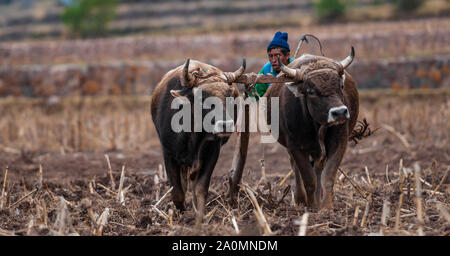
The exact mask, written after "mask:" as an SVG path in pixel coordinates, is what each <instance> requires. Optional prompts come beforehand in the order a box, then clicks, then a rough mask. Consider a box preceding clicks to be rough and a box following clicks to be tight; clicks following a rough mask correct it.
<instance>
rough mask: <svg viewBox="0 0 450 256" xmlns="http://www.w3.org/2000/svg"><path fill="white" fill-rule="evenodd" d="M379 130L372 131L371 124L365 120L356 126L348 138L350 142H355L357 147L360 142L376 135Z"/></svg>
mask: <svg viewBox="0 0 450 256" xmlns="http://www.w3.org/2000/svg"><path fill="white" fill-rule="evenodd" d="M378 129H379V128H376V129H375V130H372V129H370V127H369V123H368V122H367V120H366V119H365V118H364V119H363V120H362V121H358V123H357V124H356V125H355V128H354V129H353V131H352V133H351V134H350V136H349V137H348V140H349V141H353V142H354V143H355V145H356V144H358V142H359V141H360V140H362V139H364V138H367V137H369V136H370V135H372V134H374V133H375V132H376V131H377V130H378Z"/></svg>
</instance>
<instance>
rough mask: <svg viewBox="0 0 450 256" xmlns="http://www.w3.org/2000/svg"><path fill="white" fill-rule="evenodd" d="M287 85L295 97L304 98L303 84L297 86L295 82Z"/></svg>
mask: <svg viewBox="0 0 450 256" xmlns="http://www.w3.org/2000/svg"><path fill="white" fill-rule="evenodd" d="M285 85H286V87H287V88H288V89H289V91H291V92H292V93H293V94H294V96H295V97H300V96H303V93H304V92H303V90H304V88H303V87H304V86H303V83H301V84H298V83H297V84H296V83H295V82H287V83H285Z"/></svg>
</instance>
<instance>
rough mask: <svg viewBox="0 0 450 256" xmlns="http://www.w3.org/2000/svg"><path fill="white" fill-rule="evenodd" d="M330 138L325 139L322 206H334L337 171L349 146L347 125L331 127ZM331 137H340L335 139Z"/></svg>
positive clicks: (329, 207) (328, 135)
mask: <svg viewBox="0 0 450 256" xmlns="http://www.w3.org/2000/svg"><path fill="white" fill-rule="evenodd" d="M327 137H328V140H325V144H326V147H327V156H328V157H327V162H326V163H325V167H324V169H323V171H322V176H321V179H320V185H321V187H322V191H323V199H322V200H321V208H325V209H332V208H333V198H334V193H333V187H334V181H335V179H336V172H337V169H338V167H339V165H340V164H341V161H342V158H343V157H344V153H345V149H346V148H347V130H346V129H345V126H343V127H342V126H336V127H333V129H330V131H329V134H327ZM331 138H340V139H338V140H333V139H331Z"/></svg>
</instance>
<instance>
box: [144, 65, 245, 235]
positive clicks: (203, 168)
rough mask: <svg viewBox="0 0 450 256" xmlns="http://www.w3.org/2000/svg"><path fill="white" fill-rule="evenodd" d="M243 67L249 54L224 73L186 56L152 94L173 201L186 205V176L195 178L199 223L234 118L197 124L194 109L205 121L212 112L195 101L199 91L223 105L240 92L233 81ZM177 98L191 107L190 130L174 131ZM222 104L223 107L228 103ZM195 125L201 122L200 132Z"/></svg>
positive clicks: (153, 116)
mask: <svg viewBox="0 0 450 256" xmlns="http://www.w3.org/2000/svg"><path fill="white" fill-rule="evenodd" d="M244 70H245V59H244V62H243V65H242V66H241V68H240V69H239V70H237V71H235V72H233V73H231V72H222V71H221V70H220V69H218V68H216V67H213V66H211V65H208V64H205V63H202V62H199V61H195V60H192V61H190V60H189V59H188V60H187V61H186V63H185V65H184V66H180V67H178V68H175V69H173V70H171V71H169V72H168V73H167V74H166V75H165V76H164V77H163V78H162V80H161V82H160V83H159V84H158V85H157V87H156V89H155V91H154V93H153V96H152V101H151V114H152V119H153V122H154V124H155V127H156V131H157V133H158V136H159V139H160V141H161V145H162V151H163V155H164V163H165V168H166V173H167V176H168V178H169V182H170V184H171V185H172V186H173V191H172V201H173V202H174V204H175V206H176V207H177V208H178V209H179V210H181V211H182V210H184V200H185V193H186V188H187V186H188V185H187V184H189V183H188V179H189V180H190V181H192V184H191V189H192V193H193V199H194V206H195V207H196V209H197V213H196V226H197V227H199V226H200V225H201V223H202V220H203V216H204V209H205V200H206V198H207V194H208V188H209V183H210V179H211V175H212V172H213V169H214V167H215V165H216V162H217V159H218V157H219V153H220V148H221V146H222V145H223V144H225V143H226V142H227V141H228V139H229V136H230V135H231V133H230V131H232V130H233V128H234V124H235V123H236V118H235V117H234V116H233V117H228V116H227V115H224V117H225V118H224V119H223V120H214V119H213V120H211V122H212V125H213V127H214V130H213V131H212V132H211V131H209V132H208V131H205V129H203V128H204V127H203V125H202V123H200V124H198V123H196V124H195V123H194V121H195V116H194V112H195V115H200V117H201V120H203V118H204V117H205V115H206V114H207V113H208V112H209V111H206V110H205V109H200V110H199V111H197V110H194V108H193V107H192V105H193V101H194V100H195V99H196V97H198V98H200V96H201V98H202V99H203V100H205V99H207V98H208V97H210V96H214V97H217V98H218V99H220V100H221V102H222V103H223V105H225V98H226V97H233V98H236V97H238V96H239V91H238V89H237V88H236V86H235V85H234V84H232V83H233V82H234V81H235V80H236V78H238V77H239V76H240V75H242V74H243V73H244ZM175 98H178V99H179V100H180V101H181V102H184V103H187V104H188V105H189V107H190V110H189V111H190V117H189V116H188V117H187V118H185V116H184V117H183V123H184V122H188V120H185V119H189V118H190V120H191V124H189V126H190V131H185V130H183V131H174V129H173V128H174V127H173V124H172V119H173V117H174V115H175V114H177V112H178V111H179V109H173V108H172V104H173V101H174V99H175ZM202 104H203V102H202ZM223 109H224V110H225V109H226V107H224V108H223ZM196 125H201V127H200V130H197V132H196V127H195V126H196ZM175 126H179V124H175ZM178 128H179V127H178ZM230 128H231V129H230Z"/></svg>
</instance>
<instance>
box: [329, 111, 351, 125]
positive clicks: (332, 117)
mask: <svg viewBox="0 0 450 256" xmlns="http://www.w3.org/2000/svg"><path fill="white" fill-rule="evenodd" d="M348 119H350V112H349V111H348V108H347V107H346V106H340V107H334V108H330V110H329V111H328V120H327V121H328V124H329V125H335V124H341V123H344V122H345V121H346V120H348Z"/></svg>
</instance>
